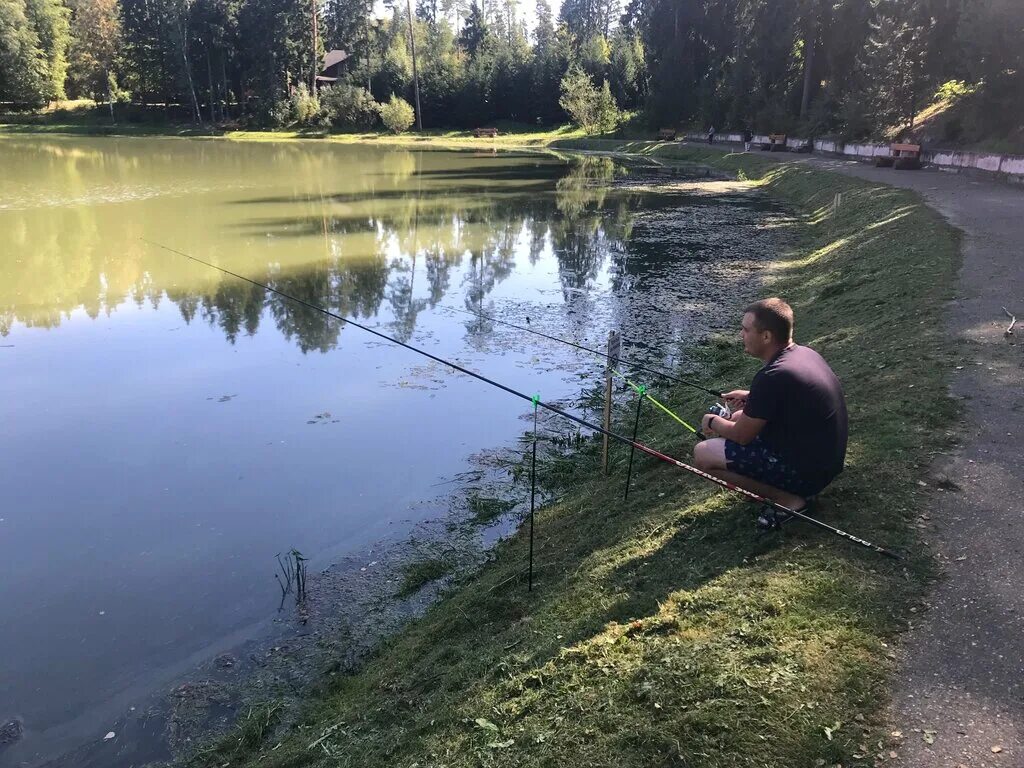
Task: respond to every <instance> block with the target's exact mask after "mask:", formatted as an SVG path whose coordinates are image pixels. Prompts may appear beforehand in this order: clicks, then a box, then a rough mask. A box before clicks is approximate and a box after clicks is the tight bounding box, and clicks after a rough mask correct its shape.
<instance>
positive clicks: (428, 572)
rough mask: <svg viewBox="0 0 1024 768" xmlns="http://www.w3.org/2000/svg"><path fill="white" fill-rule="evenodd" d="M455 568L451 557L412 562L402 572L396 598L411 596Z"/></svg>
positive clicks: (429, 558)
mask: <svg viewBox="0 0 1024 768" xmlns="http://www.w3.org/2000/svg"><path fill="white" fill-rule="evenodd" d="M455 566H456V563H455V561H454V560H453V559H452V558H451V557H425V558H423V559H422V560H413V561H412V562H410V563H408V564H407V565H406V566H405V568H404V570H403V577H402V583H401V585H400V586H399V588H398V592H397V594H398V596H399V597H405V596H407V595H411V594H413V593H414V592H416V591H418V590H419V589H420V587H423V586H425V585H427V584H429V583H430V582H432V581H437V580H438V579H440V578H443V577H445V576H447V575H448V574H449V573H451V572H452V571H453V570H454V569H455Z"/></svg>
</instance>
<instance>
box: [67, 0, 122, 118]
mask: <svg viewBox="0 0 1024 768" xmlns="http://www.w3.org/2000/svg"><path fill="white" fill-rule="evenodd" d="M71 9H72V15H71V33H72V40H71V48H70V50H69V52H68V58H69V69H68V85H69V91H70V92H71V95H73V96H89V97H91V98H93V99H96V100H97V101H99V100H107V99H109V98H111V96H113V97H114V98H115V100H116V98H117V94H118V93H119V89H118V87H117V78H116V70H115V62H116V59H117V55H118V51H119V49H120V47H121V43H122V37H121V20H120V19H119V18H118V5H117V0H71Z"/></svg>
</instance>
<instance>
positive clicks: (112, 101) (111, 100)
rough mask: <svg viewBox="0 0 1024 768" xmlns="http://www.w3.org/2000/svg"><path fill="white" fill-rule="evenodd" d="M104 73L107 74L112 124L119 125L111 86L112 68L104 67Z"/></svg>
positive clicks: (108, 100) (108, 101) (108, 102)
mask: <svg viewBox="0 0 1024 768" xmlns="http://www.w3.org/2000/svg"><path fill="white" fill-rule="evenodd" d="M103 74H104V75H106V76H107V104H109V105H110V124H111V125H117V120H115V119H114V92H113V90H112V89H111V88H110V70H109V69H104V70H103Z"/></svg>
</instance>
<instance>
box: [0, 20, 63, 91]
mask: <svg viewBox="0 0 1024 768" xmlns="http://www.w3.org/2000/svg"><path fill="white" fill-rule="evenodd" d="M68 16H69V11H68V9H67V8H66V7H65V6H64V5H63V3H62V2H60V0H0V100H5V101H14V102H18V103H22V104H26V105H29V106H42V105H43V104H45V103H46V102H49V101H53V100H54V99H60V98H63V97H64V81H65V78H66V75H67V49H68V43H69V41H70V31H69V24H68Z"/></svg>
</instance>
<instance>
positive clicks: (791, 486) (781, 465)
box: [725, 437, 824, 498]
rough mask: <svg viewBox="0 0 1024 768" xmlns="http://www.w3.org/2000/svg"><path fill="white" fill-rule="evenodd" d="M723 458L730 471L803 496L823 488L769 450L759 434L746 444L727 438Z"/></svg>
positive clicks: (813, 493) (811, 494)
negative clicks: (799, 473)
mask: <svg viewBox="0 0 1024 768" xmlns="http://www.w3.org/2000/svg"><path fill="white" fill-rule="evenodd" d="M725 461H726V468H727V469H728V470H729V471H730V472H735V473H736V474H738V475H743V476H744V477H749V478H750V479H751V480H756V481H757V482H759V483H764V484H765V485H770V486H772V488H779V489H780V490H783V491H788V492H789V493H795V494H796V495H797V496H803V497H804V498H807V497H808V496H814V495H816V494H817V493H819V492H820V491H821V489H822V488H824V485H823V484H822V483H818V482H814V481H812V480H810V479H809V478H805V477H801V476H800V475H798V474H797V471H796V470H795V469H793V468H792V467H791V466H789V465H788V464H786V462H785V461H783V460H782V459H780V458H779V457H778V456H776V455H775V454H774V453H772V451H771V450H770V449H769V448H768V446H767V445H765V444H764V442H762V440H761V438H760V437H755V438H754V439H753V440H751V441H750V442H749V443H747V444H746V445H740V444H739V443H734V442H733V441H732V440H726V441H725Z"/></svg>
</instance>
